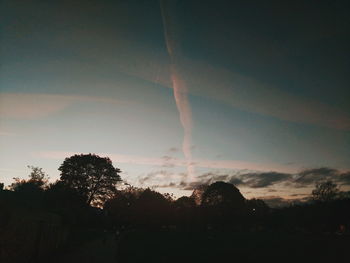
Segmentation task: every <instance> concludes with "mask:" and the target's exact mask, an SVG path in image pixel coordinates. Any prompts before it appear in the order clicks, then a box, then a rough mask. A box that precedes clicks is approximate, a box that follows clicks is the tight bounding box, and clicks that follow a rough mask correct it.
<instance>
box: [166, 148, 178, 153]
mask: <svg viewBox="0 0 350 263" xmlns="http://www.w3.org/2000/svg"><path fill="white" fill-rule="evenodd" d="M178 151H179V148H176V147H171V148H169V150H168V152H171V153H177V152H178Z"/></svg>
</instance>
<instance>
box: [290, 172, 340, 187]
mask: <svg viewBox="0 0 350 263" xmlns="http://www.w3.org/2000/svg"><path fill="white" fill-rule="evenodd" d="M338 175H339V171H338V170H336V169H332V168H328V167H322V168H315V169H307V170H304V171H302V172H300V173H299V174H298V175H297V178H296V179H295V181H294V183H295V184H296V185H297V186H301V187H303V186H305V185H310V184H315V183H316V182H319V181H323V180H332V179H333V180H334V179H335V180H337V179H338V178H337V176H338Z"/></svg>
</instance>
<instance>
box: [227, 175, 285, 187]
mask: <svg viewBox="0 0 350 263" xmlns="http://www.w3.org/2000/svg"><path fill="white" fill-rule="evenodd" d="M291 178H292V175H291V174H286V173H278V172H266V173H248V174H241V175H238V176H237V177H233V178H231V179H230V182H232V183H233V182H236V184H237V183H238V185H244V186H248V187H251V188H262V187H268V186H271V185H274V184H277V183H281V182H285V181H289V180H290V179H291Z"/></svg>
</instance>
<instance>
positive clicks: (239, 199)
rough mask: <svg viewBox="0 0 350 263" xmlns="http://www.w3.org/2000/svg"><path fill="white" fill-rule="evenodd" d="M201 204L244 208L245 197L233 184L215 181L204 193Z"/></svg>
mask: <svg viewBox="0 0 350 263" xmlns="http://www.w3.org/2000/svg"><path fill="white" fill-rule="evenodd" d="M201 204H202V206H206V207H213V206H216V207H228V208H232V209H242V208H244V207H245V198H244V197H243V195H242V194H241V193H240V191H239V190H238V188H236V187H235V186H234V185H233V184H230V183H225V182H215V183H213V184H211V185H209V187H208V188H207V189H206V191H205V192H204V193H203V196H202V203H201Z"/></svg>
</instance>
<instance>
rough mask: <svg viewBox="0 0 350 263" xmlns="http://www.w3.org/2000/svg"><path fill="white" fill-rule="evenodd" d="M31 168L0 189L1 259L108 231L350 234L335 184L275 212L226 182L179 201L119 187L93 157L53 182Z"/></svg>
mask: <svg viewBox="0 0 350 263" xmlns="http://www.w3.org/2000/svg"><path fill="white" fill-rule="evenodd" d="M29 168H30V169H31V173H30V175H29V179H28V180H20V179H15V181H14V183H13V184H11V185H10V186H9V187H7V188H6V189H5V188H4V187H3V185H2V187H1V191H0V211H1V213H0V261H1V262H38V261H40V260H44V259H45V258H46V257H47V255H51V254H52V253H58V252H59V253H62V251H64V250H72V249H74V248H76V247H78V246H79V245H81V244H82V243H84V242H87V241H88V240H92V239H96V238H99V236H101V235H104V233H106V231H107V232H108V233H113V235H115V237H116V238H118V235H122V233H123V232H128V231H132V230H135V229H157V230H162V229H163V230H166V231H184V232H188V231H200V232H201V233H205V232H210V231H233V232H235V231H236V232H243V233H255V232H264V231H274V232H279V233H309V234H338V235H340V234H341V235H346V234H349V229H350V209H349V208H350V199H349V196H348V195H346V194H344V193H340V192H339V191H338V189H337V186H336V185H335V184H333V183H332V182H323V183H320V184H318V185H316V188H315V190H314V191H313V192H312V197H313V201H312V202H309V203H306V204H303V205H293V206H289V207H285V208H280V209H272V208H270V207H268V206H267V205H266V203H265V202H264V201H263V200H259V199H251V200H247V199H245V198H244V197H243V195H242V194H241V193H240V191H239V190H238V189H237V188H236V187H235V186H234V185H232V184H229V183H225V182H215V183H213V184H211V185H208V186H202V187H199V188H198V189H195V190H194V191H193V193H192V195H191V196H189V197H187V196H184V197H180V198H178V199H174V198H173V197H172V196H171V195H170V194H161V193H158V192H156V191H154V190H152V189H149V188H147V189H142V188H136V187H132V186H127V187H124V188H123V189H118V187H117V186H118V184H119V183H120V182H121V178H120V176H119V173H120V170H119V169H118V168H115V167H113V165H112V162H111V160H110V159H109V158H102V157H99V156H97V155H93V154H87V155H74V156H71V157H69V158H66V159H65V161H64V162H63V163H62V165H61V166H60V167H59V170H60V171H61V177H60V179H59V180H58V181H56V182H54V183H49V178H48V176H47V175H46V174H45V172H43V170H42V169H41V168H38V167H32V166H31V167H29ZM44 261H45V260H44Z"/></svg>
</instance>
